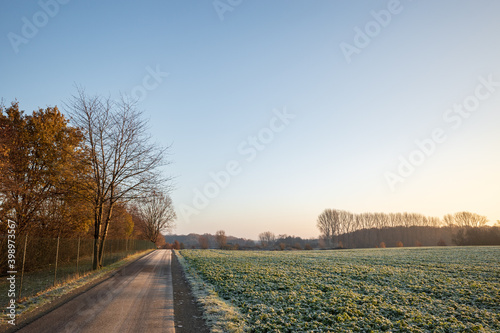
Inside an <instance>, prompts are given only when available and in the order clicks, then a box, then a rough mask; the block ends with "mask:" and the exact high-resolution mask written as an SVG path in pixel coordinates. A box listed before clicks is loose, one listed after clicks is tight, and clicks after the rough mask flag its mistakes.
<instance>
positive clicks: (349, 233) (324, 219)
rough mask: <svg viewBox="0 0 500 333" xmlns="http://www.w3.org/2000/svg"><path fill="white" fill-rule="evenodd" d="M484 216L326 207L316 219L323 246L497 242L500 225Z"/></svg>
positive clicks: (464, 213)
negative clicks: (356, 210)
mask: <svg viewBox="0 0 500 333" xmlns="http://www.w3.org/2000/svg"><path fill="white" fill-rule="evenodd" d="M487 222H488V219H487V218H486V217H484V216H481V215H478V214H475V213H470V212H458V213H455V214H448V215H445V216H444V217H443V219H440V218H438V217H428V216H424V215H422V214H417V213H390V214H387V213H363V214H353V213H351V212H348V211H345V210H336V209H325V210H324V211H323V212H322V213H321V214H320V215H319V216H318V219H317V223H316V225H317V227H318V229H319V231H320V233H321V236H320V243H321V245H320V246H321V247H324V248H367V247H379V246H382V247H385V246H436V245H500V237H499V235H500V228H499V227H498V226H494V227H490V226H486V223H487Z"/></svg>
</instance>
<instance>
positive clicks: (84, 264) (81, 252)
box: [0, 235, 156, 307]
mask: <svg viewBox="0 0 500 333" xmlns="http://www.w3.org/2000/svg"><path fill="white" fill-rule="evenodd" d="M154 248H156V247H155V244H154V243H152V242H149V241H146V240H136V239H109V240H106V241H105V243H104V251H103V259H102V264H103V266H108V265H110V264H113V263H115V262H117V261H119V260H121V259H123V258H125V257H127V256H129V255H132V254H134V253H137V252H139V251H145V250H148V249H154ZM12 249H14V250H15V251H12ZM13 252H15V254H14V255H15V265H14V266H10V265H9V259H10V258H12V256H11V257H10V258H9V253H10V254H12V253H13ZM93 253H94V240H93V239H84V238H78V239H64V238H56V239H47V238H32V237H30V236H29V235H27V236H23V237H21V238H17V239H16V242H15V247H13V246H10V247H9V241H8V238H7V236H0V277H1V279H0V306H2V307H3V306H4V305H6V304H7V303H8V301H9V299H10V298H8V297H7V295H8V294H9V288H10V282H9V281H8V280H7V277H9V276H10V275H11V273H13V275H15V288H16V292H15V295H16V298H17V299H21V298H23V297H29V296H33V295H36V294H37V293H39V292H40V291H43V290H46V289H48V288H50V287H52V286H54V285H58V284H60V283H64V282H66V281H68V280H71V279H74V278H76V277H78V276H81V275H84V274H86V273H88V272H89V271H91V270H92V261H93Z"/></svg>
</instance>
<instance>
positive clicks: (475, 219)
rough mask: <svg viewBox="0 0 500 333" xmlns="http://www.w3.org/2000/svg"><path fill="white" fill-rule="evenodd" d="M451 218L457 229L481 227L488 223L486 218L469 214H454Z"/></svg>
mask: <svg viewBox="0 0 500 333" xmlns="http://www.w3.org/2000/svg"><path fill="white" fill-rule="evenodd" d="M453 218H454V220H455V223H456V224H457V225H458V226H459V227H482V226H484V225H485V224H486V223H488V218H487V217H486V216H482V215H479V214H476V213H470V212H459V213H455V214H454V215H453Z"/></svg>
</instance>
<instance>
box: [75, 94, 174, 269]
mask: <svg viewBox="0 0 500 333" xmlns="http://www.w3.org/2000/svg"><path fill="white" fill-rule="evenodd" d="M66 107H67V108H68V109H69V112H70V114H71V116H72V121H73V123H74V125H76V126H77V127H79V128H80V129H81V130H82V131H83V134H84V136H85V143H86V145H87V148H88V150H89V152H90V168H91V170H92V172H91V175H92V180H91V182H90V184H91V186H90V189H89V190H90V193H91V194H90V196H89V197H88V200H89V201H90V202H91V203H92V206H93V211H94V260H93V268H94V269H97V268H99V267H100V266H101V262H102V256H103V248H104V242H105V240H106V235H107V232H108V228H109V222H110V220H111V215H112V212H113V207H114V205H115V204H116V202H117V201H122V202H126V201H129V200H132V199H137V198H139V197H142V196H144V195H145V194H147V193H148V192H150V191H151V190H152V189H154V188H158V185H159V184H165V182H166V181H167V179H165V178H163V177H162V176H161V173H160V171H159V167H161V166H164V165H165V164H168V163H166V161H165V158H164V156H165V153H166V150H167V149H168V148H161V147H158V146H157V145H155V144H153V143H151V137H150V135H149V134H148V133H147V127H146V125H147V122H146V121H145V120H144V119H143V118H142V114H141V112H139V111H138V110H137V109H136V108H135V105H134V103H132V102H130V101H127V100H125V99H122V100H121V101H120V102H119V103H115V102H113V101H112V100H111V99H110V98H103V97H100V96H93V97H90V96H88V95H86V94H85V92H84V90H83V89H81V88H80V89H78V94H77V95H75V96H73V98H72V99H71V100H70V101H69V102H68V103H67V104H66Z"/></svg>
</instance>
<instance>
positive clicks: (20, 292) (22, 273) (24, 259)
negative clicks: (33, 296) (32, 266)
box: [19, 233, 28, 299]
mask: <svg viewBox="0 0 500 333" xmlns="http://www.w3.org/2000/svg"><path fill="white" fill-rule="evenodd" d="M26 244H28V233H26V237H25V238H24V253H23V268H22V270H21V285H20V286H19V299H21V294H22V292H23V278H24V263H25V262H26Z"/></svg>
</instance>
